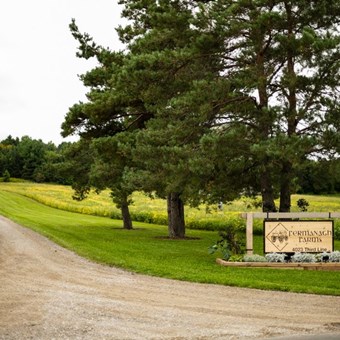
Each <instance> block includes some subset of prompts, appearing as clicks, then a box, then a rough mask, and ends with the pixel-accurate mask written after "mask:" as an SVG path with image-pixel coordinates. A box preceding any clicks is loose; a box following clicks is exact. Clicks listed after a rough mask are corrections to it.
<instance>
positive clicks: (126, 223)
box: [121, 198, 133, 229]
mask: <svg viewBox="0 0 340 340" xmlns="http://www.w3.org/2000/svg"><path fill="white" fill-rule="evenodd" d="M121 212H122V217H123V228H124V229H133V227H132V220H131V216H130V210H129V204H128V201H127V198H124V199H122V203H121Z"/></svg>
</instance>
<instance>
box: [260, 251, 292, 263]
mask: <svg viewBox="0 0 340 340" xmlns="http://www.w3.org/2000/svg"><path fill="white" fill-rule="evenodd" d="M286 256H287V255H286V254H279V253H269V254H266V256H265V258H266V260H267V261H268V262H285V257H286Z"/></svg>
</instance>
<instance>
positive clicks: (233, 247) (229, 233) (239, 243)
mask: <svg viewBox="0 0 340 340" xmlns="http://www.w3.org/2000/svg"><path fill="white" fill-rule="evenodd" d="M219 236H220V239H219V240H217V241H216V243H215V244H213V245H212V246H211V247H210V248H209V253H210V254H214V253H215V252H216V251H220V252H221V254H222V258H223V260H229V259H230V257H231V256H232V255H238V254H242V253H243V252H244V246H245V242H244V235H240V234H238V233H237V230H235V229H234V228H232V227H228V228H226V229H225V230H223V231H220V232H219Z"/></svg>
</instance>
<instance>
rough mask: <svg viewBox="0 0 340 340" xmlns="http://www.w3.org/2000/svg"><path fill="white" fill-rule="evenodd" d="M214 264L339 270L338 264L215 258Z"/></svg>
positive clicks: (339, 265) (242, 266) (339, 263)
mask: <svg viewBox="0 0 340 340" xmlns="http://www.w3.org/2000/svg"><path fill="white" fill-rule="evenodd" d="M216 263H218V264H220V265H221V266H225V267H240V268H274V269H300V270H331V271H333V270H340V262H327V263H324V262H317V263H281V262H229V261H224V260H222V259H219V258H217V259H216Z"/></svg>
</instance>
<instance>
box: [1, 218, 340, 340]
mask: <svg viewBox="0 0 340 340" xmlns="http://www.w3.org/2000/svg"><path fill="white" fill-rule="evenodd" d="M325 333H333V334H334V333H335V334H339V338H340V297H334V296H320V295H308V294H294V293H285V292H272V291H261V290H256V289H245V288H234V287H225V286H218V285H210V284H195V283H188V282H181V281H174V280H167V279H162V278H156V277H149V276H144V275H139V274H133V273H130V272H127V271H124V270H120V269H116V268H111V267H106V266H102V265H98V264H95V263H91V262H89V261H87V260H85V259H83V258H80V257H79V256H77V255H75V254H74V253H72V252H70V251H68V250H65V249H63V248H61V247H59V246H57V245H55V244H54V243H52V242H50V241H49V240H47V239H46V238H44V237H42V236H40V235H38V234H36V233H34V232H33V231H31V230H29V229H26V228H23V227H21V226H19V225H17V224H15V223H13V222H11V221H9V220H8V219H6V218H4V217H0V339H16V340H17V339H254V338H271V337H279V336H289V335H293V334H294V335H299V334H325Z"/></svg>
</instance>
